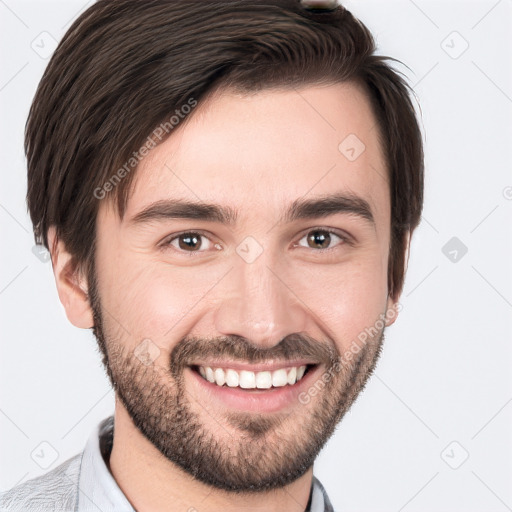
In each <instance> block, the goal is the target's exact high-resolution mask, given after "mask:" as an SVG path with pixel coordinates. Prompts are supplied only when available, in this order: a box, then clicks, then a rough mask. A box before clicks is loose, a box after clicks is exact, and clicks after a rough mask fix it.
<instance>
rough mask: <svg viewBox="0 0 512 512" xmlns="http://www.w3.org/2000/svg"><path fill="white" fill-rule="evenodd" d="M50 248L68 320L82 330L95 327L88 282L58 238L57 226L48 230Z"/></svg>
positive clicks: (58, 287)
mask: <svg viewBox="0 0 512 512" xmlns="http://www.w3.org/2000/svg"><path fill="white" fill-rule="evenodd" d="M48 246H49V248H50V254H51V258H52V267H53V273H54V276H55V283H56V285H57V292H58V294H59V299H60V301H61V303H62V305H63V306H64V310H65V311H66V316H67V317H68V320H69V321H70V322H71V323H72V324H73V325H74V326H75V327H80V328H81V329H89V328H91V327H93V326H94V320H93V314H92V309H91V306H90V304H89V297H88V294H87V280H86V279H85V278H84V277H82V276H81V275H80V272H79V270H78V269H77V268H75V264H74V262H73V257H72V256H71V254H69V253H68V252H67V251H66V248H65V246H64V243H63V242H62V241H61V240H58V239H57V237H56V231H55V226H51V227H50V228H49V229H48Z"/></svg>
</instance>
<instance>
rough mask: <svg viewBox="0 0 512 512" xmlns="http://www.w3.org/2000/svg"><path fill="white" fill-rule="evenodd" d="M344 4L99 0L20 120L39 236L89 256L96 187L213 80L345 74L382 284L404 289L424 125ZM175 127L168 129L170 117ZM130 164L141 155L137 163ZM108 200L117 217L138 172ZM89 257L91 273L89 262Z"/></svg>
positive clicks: (265, 83) (77, 257)
mask: <svg viewBox="0 0 512 512" xmlns="http://www.w3.org/2000/svg"><path fill="white" fill-rule="evenodd" d="M375 52H376V47H375V42H374V39H373V37H372V35H371V33H370V32H369V30H368V29H367V28H366V27H365V26H364V25H363V24H362V23H361V22H360V21H358V20H357V19H356V18H354V17H353V16H352V14H351V13H350V12H349V11H347V10H346V9H345V8H343V7H342V6H338V7H337V8H335V9H332V10H326V11H322V10H311V9H309V10H308V9H306V8H304V7H303V6H302V5H301V3H300V2H299V1H298V0H263V1H258V2H256V1H248V0H222V1H201V2H197V1H193V0H189V1H185V0H173V1H170V0H146V1H144V2H142V1H140V0H100V1H98V2H97V3H95V4H94V5H93V6H92V7H90V8H89V9H88V10H86V11H85V12H84V13H83V14H82V15H81V16H80V17H79V18H78V19H77V20H76V21H75V22H74V24H73V25H72V26H71V28H70V29H69V30H68V32H67V33H66V34H65V36H64V38H63V39H62V41H61V42H60V44H59V46H58V47H57V49H56V51H55V53H54V55H53V56H52V58H51V60H50V62H49V64H48V67H47V69H46V71H45V73H44V76H43V78H42V79H41V82H40V84H39V87H38V89H37V93H36V95H35V98H34V101H33V103H32V107H31V109H30V114H29V118H28V121H27V126H26V138H25V151H26V155H27V160H28V191H27V204H28V208H29V211H30V216H31V219H32V222H33V225H34V235H35V239H36V243H43V244H44V245H45V246H46V247H47V248H48V249H49V247H48V237H47V232H48V228H49V227H50V226H52V225H53V226H55V228H56V232H57V238H58V239H60V240H62V241H63V242H64V244H65V246H66V248H67V250H68V251H69V252H70V253H71V255H72V256H73V259H74V262H75V263H76V264H78V265H79V267H80V268H84V269H88V270H90V268H91V266H93V265H94V263H93V260H94V247H95V244H94V242H95V237H96V230H95V223H96V216H97V213H98V208H99V199H98V198H97V197H96V196H97V194H96V195H95V190H97V189H98V187H102V186H103V184H105V183H106V182H107V181H108V180H109V178H110V177H111V176H112V175H113V173H114V172H115V171H116V170H117V169H121V168H123V166H124V168H125V169H126V162H128V161H130V158H133V154H134V152H135V151H137V150H138V148H140V147H141V146H142V145H143V144H144V142H145V140H147V138H148V136H149V135H150V134H151V133H153V131H154V130H155V128H156V127H157V126H159V125H161V124H162V123H164V122H166V120H168V119H169V116H171V115H172V114H173V112H175V111H176V109H179V108H180V107H181V106H182V105H185V104H187V102H189V101H190V98H194V101H197V102H201V101H202V100H204V99H205V98H206V96H207V95H208V94H209V93H211V92H212V91H213V90H214V88H219V87H233V88H235V89H238V90H240V91H247V92H249V91H257V90H261V89H266V88H271V87H300V86H303V85H307V84H316V83H325V84H327V83H336V82H347V81H351V82H354V83H358V84H360V85H362V86H363V88H364V90H365V91H366V93H367V94H368V97H369V98H370V102H371V104H372V107H373V110H374V113H375V116H376V119H377V122H378V127H379V133H380V140H381V144H382V148H383V150H384V153H385V156H386V163H387V167H388V176H389V183H390V195H391V244H390V254H389V264H388V289H389V293H390V295H391V296H392V297H394V298H398V295H399V294H400V292H401V289H402V286H403V279H404V266H405V253H406V249H407V235H408V233H410V232H412V231H413V230H414V228H415V227H416V226H417V225H418V223H419V220H420V217H421V209H422V204H423V147H422V137H421V132H420V129H419V126H418V122H417V119H416V115H415V110H414V107H413V104H412V102H411V98H410V92H411V91H410V89H409V87H408V85H407V83H406V82H405V80H404V79H403V78H402V76H401V75H400V74H399V73H398V72H397V71H395V70H394V69H393V68H392V67H391V66H390V64H389V61H393V60H394V59H390V58H388V57H383V56H379V55H376V54H375ZM170 133H171V134H172V131H170ZM135 167H136V166H135ZM135 167H134V170H133V172H125V173H123V179H122V180H121V181H120V182H119V184H117V186H115V187H113V188H112V191H111V195H110V196H109V200H115V201H117V208H118V212H119V215H120V217H121V218H122V217H123V214H124V210H125V207H126V202H127V199H128V197H129V192H130V183H132V181H133V177H134V175H135V172H136V168H135ZM88 270H86V272H87V275H90V274H89V272H88Z"/></svg>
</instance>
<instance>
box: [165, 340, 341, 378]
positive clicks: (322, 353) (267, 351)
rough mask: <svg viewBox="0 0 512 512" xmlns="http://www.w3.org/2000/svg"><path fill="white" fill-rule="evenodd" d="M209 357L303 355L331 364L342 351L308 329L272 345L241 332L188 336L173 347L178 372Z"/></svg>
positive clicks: (253, 359) (281, 357)
mask: <svg viewBox="0 0 512 512" xmlns="http://www.w3.org/2000/svg"><path fill="white" fill-rule="evenodd" d="M209 357H214V358H219V359H220V358H227V359H231V360H236V361H240V362H245V363H250V364H255V363H261V362H265V361H270V360H272V361H283V362H286V361H289V360H291V359H302V358H304V359H308V360H311V361H312V362H315V363H323V364H325V365H326V366H328V367H329V366H332V365H334V364H335V363H336V362H337V361H339V360H340V353H339V351H338V349H337V348H336V345H335V343H333V342H332V341H330V340H328V341H318V340H316V339H314V338H312V337H311V336H309V335H307V334H305V333H294V334H290V335H289V336H286V337H285V338H283V339H282V340H281V341H280V342H279V343H278V344H277V345H274V346H272V347H261V346H259V345H255V344H254V343H251V341H250V340H248V339H247V338H244V337H243V336H238V335H232V336H222V337H214V338H209V339H207V338H199V337H185V338H183V339H182V340H181V341H180V342H179V343H177V344H176V346H175V347H174V348H173V349H172V351H171V354H170V363H171V371H172V373H173V374H174V375H177V374H179V373H180V372H181V371H182V370H183V369H184V368H185V367H186V366H191V365H193V364H195V363H197V362H198V361H199V360H204V359H207V358H209Z"/></svg>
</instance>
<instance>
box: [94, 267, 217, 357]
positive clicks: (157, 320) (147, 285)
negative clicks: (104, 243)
mask: <svg viewBox="0 0 512 512" xmlns="http://www.w3.org/2000/svg"><path fill="white" fill-rule="evenodd" d="M118 263H119V264H118V266H117V267H116V268H115V269H112V270H111V273H110V274H109V276H108V278H107V279H106V281H105V285H106V286H105V287H104V288H105V291H104V292H103V293H102V303H103V305H104V307H105V308H106V309H107V310H108V311H109V312H111V313H112V316H113V317H115V318H116V319H117V320H118V321H119V323H122V325H123V327H124V329H125V331H127V332H129V333H130V339H131V341H130V342H129V343H131V344H136V343H138V342H140V340H141V339H146V338H149V339H151V340H153V341H154V342H155V343H156V344H158V346H159V347H160V348H162V349H164V350H165V349H169V350H170V349H172V346H169V343H170V340H178V339H181V337H182V336H183V335H184V334H185V333H184V332H183V329H184V326H187V325H188V324H190V318H192V317H193V316H194V315H196V314H197V311H198V310H201V309H203V310H204V308H205V305H206V304H208V296H207V293H208V290H210V289H211V288H212V287H214V286H215V284H216V283H217V282H218V281H219V280H220V279H221V278H222V275H223V274H224V273H225V269H224V271H223V269H221V268H209V269H206V268H202V269H201V270H198V268H199V267H197V268H194V267H177V266H173V265H170V264H165V263H163V262H162V261H153V260H151V259H148V258H147V257H141V258H133V257H131V258H130V260H129V261H128V260H127V259H126V260H123V259H120V260H119V261H118Z"/></svg>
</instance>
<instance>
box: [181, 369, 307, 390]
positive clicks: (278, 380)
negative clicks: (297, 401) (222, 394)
mask: <svg viewBox="0 0 512 512" xmlns="http://www.w3.org/2000/svg"><path fill="white" fill-rule="evenodd" d="M315 366H316V365H314V364H307V365H304V364H303V365H300V366H289V367H286V368H278V369H275V370H263V371H249V370H235V369H233V368H220V367H212V366H197V365H195V366H192V367H191V368H192V370H194V371H195V372H197V373H198V374H199V375H201V377H202V378H203V379H204V380H206V381H208V382H210V383H212V384H216V385H217V386H219V387H229V388H241V389H248V390H250V389H273V388H282V387H285V386H293V385H294V384H296V383H297V382H299V381H301V380H302V379H303V378H304V376H305V375H306V374H307V373H308V372H309V371H311V369H312V368H313V367H315Z"/></svg>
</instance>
